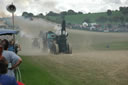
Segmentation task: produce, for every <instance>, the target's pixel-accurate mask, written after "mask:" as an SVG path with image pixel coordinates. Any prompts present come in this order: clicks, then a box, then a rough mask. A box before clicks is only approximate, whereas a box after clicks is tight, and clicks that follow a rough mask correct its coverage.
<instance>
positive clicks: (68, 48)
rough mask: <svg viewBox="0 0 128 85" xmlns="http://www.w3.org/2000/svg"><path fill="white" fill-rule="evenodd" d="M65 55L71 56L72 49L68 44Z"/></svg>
mask: <svg viewBox="0 0 128 85" xmlns="http://www.w3.org/2000/svg"><path fill="white" fill-rule="evenodd" d="M67 53H68V54H72V47H71V45H70V44H69V43H67Z"/></svg>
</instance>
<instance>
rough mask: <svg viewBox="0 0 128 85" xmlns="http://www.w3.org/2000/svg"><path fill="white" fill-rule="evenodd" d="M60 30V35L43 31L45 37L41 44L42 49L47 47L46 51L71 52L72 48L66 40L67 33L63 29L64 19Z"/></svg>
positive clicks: (55, 52)
mask: <svg viewBox="0 0 128 85" xmlns="http://www.w3.org/2000/svg"><path fill="white" fill-rule="evenodd" d="M60 32H61V33H60V35H57V34H56V33H54V32H52V31H48V32H46V33H45V37H44V38H43V41H44V42H43V46H44V47H45V48H44V49H46V48H48V51H49V52H50V53H52V54H58V53H66V54H71V53H72V49H71V46H70V44H69V43H68V41H67V37H68V34H67V32H66V29H65V20H63V22H62V28H61V31H60Z"/></svg>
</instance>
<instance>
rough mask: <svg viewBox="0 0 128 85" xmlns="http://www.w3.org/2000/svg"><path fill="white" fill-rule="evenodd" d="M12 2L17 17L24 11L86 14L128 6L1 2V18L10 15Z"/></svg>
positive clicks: (95, 1) (127, 1)
mask: <svg viewBox="0 0 128 85" xmlns="http://www.w3.org/2000/svg"><path fill="white" fill-rule="evenodd" d="M12 2H13V3H14V4H15V5H16V7H17V11H16V13H15V14H16V15H21V14H22V12H24V11H27V12H32V13H34V14H39V13H47V12H49V11H54V12H60V11H65V10H69V9H73V10H75V11H76V12H78V11H82V12H84V13H88V12H104V11H106V10H107V9H111V10H116V9H119V7H120V6H128V0H0V16H7V15H9V13H8V12H7V11H6V6H7V5H8V4H10V3H12Z"/></svg>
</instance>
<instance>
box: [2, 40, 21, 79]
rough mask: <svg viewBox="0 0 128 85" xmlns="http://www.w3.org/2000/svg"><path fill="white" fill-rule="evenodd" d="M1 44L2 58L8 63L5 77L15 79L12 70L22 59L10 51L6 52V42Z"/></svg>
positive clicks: (7, 43)
mask: <svg viewBox="0 0 128 85" xmlns="http://www.w3.org/2000/svg"><path fill="white" fill-rule="evenodd" d="M2 44H3V48H4V50H3V54H2V55H3V56H4V57H5V59H6V60H7V61H8V69H9V70H8V73H7V75H9V76H12V77H15V74H14V70H15V69H16V68H17V67H18V66H19V65H20V64H21V62H22V59H21V58H20V57H19V56H18V55H16V54H15V53H14V52H12V51H8V45H9V42H8V41H7V40H3V41H2Z"/></svg>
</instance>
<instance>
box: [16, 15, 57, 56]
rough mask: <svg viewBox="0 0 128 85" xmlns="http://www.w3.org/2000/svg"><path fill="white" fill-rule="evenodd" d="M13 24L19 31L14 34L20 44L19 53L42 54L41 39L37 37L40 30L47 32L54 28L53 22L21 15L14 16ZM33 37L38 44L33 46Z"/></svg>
mask: <svg viewBox="0 0 128 85" xmlns="http://www.w3.org/2000/svg"><path fill="white" fill-rule="evenodd" d="M15 26H18V27H19V30H20V33H19V34H18V36H16V42H18V43H19V44H20V45H21V48H22V50H21V51H20V52H19V54H21V55H32V56H34V55H42V54H47V52H44V51H43V50H42V49H43V46H42V39H41V38H39V33H40V31H43V32H47V31H49V30H52V31H53V30H54V29H53V28H54V27H55V26H56V24H55V23H51V22H49V21H46V20H43V19H36V18H33V20H31V19H29V18H28V19H25V18H23V17H15ZM34 39H37V41H38V44H39V46H37V47H35V46H33V42H34Z"/></svg>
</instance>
